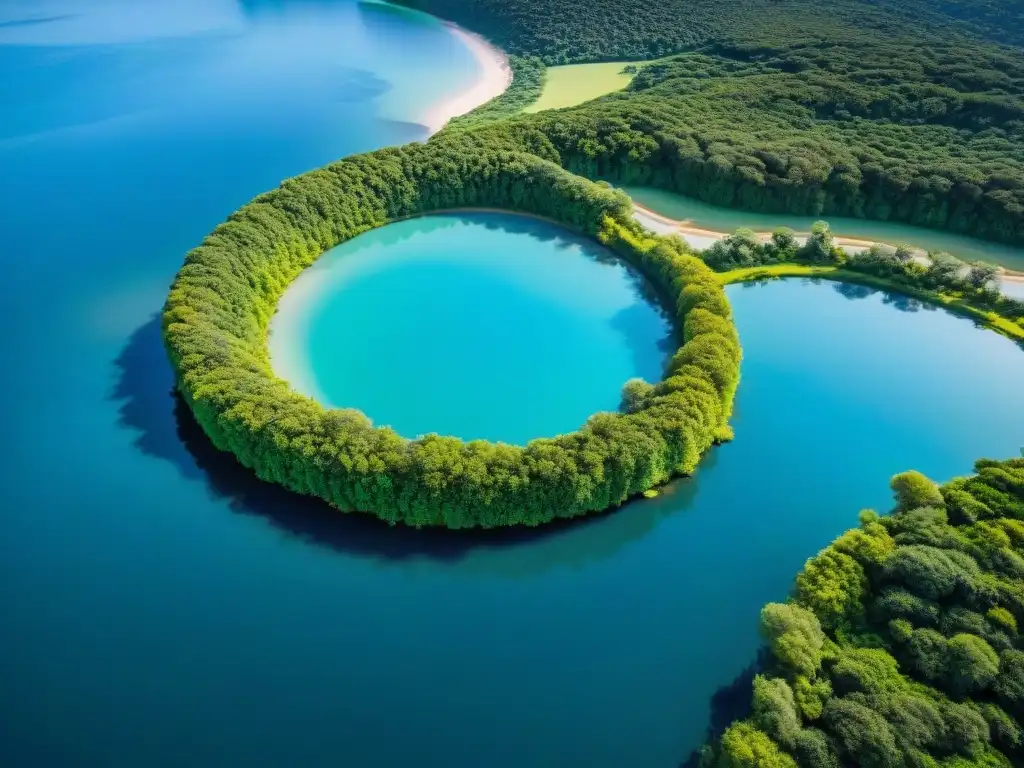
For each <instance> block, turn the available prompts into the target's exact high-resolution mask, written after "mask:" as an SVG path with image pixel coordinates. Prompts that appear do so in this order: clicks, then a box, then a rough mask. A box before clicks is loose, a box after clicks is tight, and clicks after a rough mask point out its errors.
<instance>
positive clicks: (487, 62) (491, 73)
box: [420, 21, 512, 134]
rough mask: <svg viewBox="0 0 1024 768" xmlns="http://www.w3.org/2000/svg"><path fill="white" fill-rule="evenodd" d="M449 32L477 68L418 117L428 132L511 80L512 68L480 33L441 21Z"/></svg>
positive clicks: (494, 94)
mask: <svg viewBox="0 0 1024 768" xmlns="http://www.w3.org/2000/svg"><path fill="white" fill-rule="evenodd" d="M444 25H445V26H446V27H448V29H449V30H450V31H451V33H452V35H454V36H455V37H456V38H458V39H459V40H460V41H462V43H463V44H464V45H465V46H466V48H468V49H469V51H470V53H472V54H473V57H474V58H475V59H476V62H477V66H478V68H479V71H478V72H477V76H476V79H475V81H474V82H473V85H472V86H470V88H468V89H467V90H465V91H463V92H462V93H459V94H456V95H455V96H452V97H451V98H449V99H445V100H444V101H442V102H439V103H437V104H434V105H433V106H432V107H430V109H428V110H427V111H426V113H425V114H424V115H423V116H422V118H420V122H421V123H423V125H425V126H427V129H428V130H429V131H430V133H431V134H434V133H437V132H438V131H440V130H441V129H442V128H444V127H445V125H447V124H448V122H449V121H450V120H452V119H454V118H456V117H459V116H461V115H464V114H466V113H467V112H472V111H473V110H474V109H476V108H477V107H479V106H480V105H481V104H486V103H487V102H488V101H490V100H491V99H494V98H497V97H498V96H500V95H501V94H502V93H504V92H505V91H506V90H507V89H508V87H509V85H511V84H512V68H511V67H510V66H509V61H508V56H507V55H506V54H505V52H504V51H501V50H500V49H498V48H495V47H494V46H493V45H491V44H490V43H489V42H487V40H486V39H484V38H483V37H482V36H480V35H478V34H476V33H475V32H469V31H467V30H465V29H463V28H462V27H460V26H459V25H458V24H454V23H452V22H450V21H446V22H444Z"/></svg>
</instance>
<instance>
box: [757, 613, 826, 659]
mask: <svg viewBox="0 0 1024 768" xmlns="http://www.w3.org/2000/svg"><path fill="white" fill-rule="evenodd" d="M761 634H762V635H763V636H764V638H765V639H766V640H767V641H768V644H769V646H770V647H771V649H772V653H773V654H774V655H775V658H777V659H778V660H779V663H780V664H781V665H782V666H783V667H784V668H785V669H787V670H788V671H789V672H790V673H792V674H793V675H802V676H804V677H813V676H814V673H815V672H816V671H817V669H818V667H819V666H820V664H821V650H822V646H823V645H824V643H825V633H824V632H822V631H821V624H820V623H819V622H818V619H817V617H816V616H815V615H814V614H813V613H812V612H811V611H808V610H806V609H804V608H801V607H800V606H798V605H793V604H787V603H769V604H768V605H766V606H765V607H764V609H763V610H762V611H761Z"/></svg>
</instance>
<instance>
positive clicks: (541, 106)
mask: <svg viewBox="0 0 1024 768" xmlns="http://www.w3.org/2000/svg"><path fill="white" fill-rule="evenodd" d="M637 71H638V70H637V65H636V64H635V63H634V64H623V63H622V62H611V63H604V64H567V65H565V66H561V67H551V68H550V69H549V70H548V74H547V81H546V82H545V83H544V91H543V92H542V93H541V96H540V98H539V99H538V100H537V101H536V102H534V103H533V104H532V105H530V106H529V107H527V108H526V110H525V111H526V112H542V111H544V110H545V109H562V108H564V107H575V106H576V105H577V104H583V103H584V102H587V101H592V100H594V99H597V98H600V97H601V96H605V95H606V94H609V93H613V92H615V91H621V90H622V89H623V88H625V87H626V86H627V85H629V83H630V81H631V80H632V79H633V76H634V75H635V74H636V72H637Z"/></svg>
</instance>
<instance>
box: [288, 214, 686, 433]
mask: <svg viewBox="0 0 1024 768" xmlns="http://www.w3.org/2000/svg"><path fill="white" fill-rule="evenodd" d="M650 296H651V289H650V287H649V286H647V285H645V283H644V282H643V281H642V280H641V279H640V277H639V275H638V274H637V273H635V272H634V271H632V270H627V269H626V267H625V266H624V265H623V264H622V263H621V262H619V261H617V260H616V259H615V257H614V255H613V254H612V253H611V252H610V251H607V250H605V249H604V248H602V247H601V246H599V245H598V244H597V243H595V242H593V241H591V240H587V239H584V238H581V237H577V236H574V235H572V234H571V233H570V232H568V231H566V230H564V229H561V228H560V227H557V226H555V225H553V224H549V223H548V222H545V221H541V220H538V219H532V218H527V217H525V216H512V215H508V214H496V213H463V214H443V215H435V216H428V217H424V218H419V219H410V220H407V221H402V222H398V223H396V224H392V225H390V226H387V227H382V228H380V229H376V230H373V231H371V232H368V233H366V234H363V235H360V236H359V237H357V238H354V239H353V240H350V241H348V242H347V243H344V244H343V245H341V246H339V247H337V248H335V249H333V250H332V251H331V252H329V253H328V254H326V255H325V256H324V257H323V258H322V259H320V261H318V262H317V263H316V264H315V265H314V266H313V267H312V268H311V269H309V270H307V271H306V272H305V273H304V274H303V275H301V276H300V278H299V279H298V280H297V281H296V282H295V283H294V284H293V285H292V286H290V287H289V289H288V291H287V292H286V293H285V295H284V297H283V299H282V301H281V304H280V306H279V308H278V314H277V316H276V317H275V319H274V322H273V325H272V331H271V336H270V339H271V342H270V350H271V358H272V360H273V363H274V366H275V370H276V372H277V373H278V375H279V376H281V377H282V378H285V379H287V380H289V381H290V382H292V384H293V386H295V387H296V388H297V389H299V391H301V392H303V393H304V394H307V395H309V396H311V397H314V398H316V399H318V400H320V401H321V402H322V403H324V404H325V405H328V406H333V407H336V408H359V409H360V410H361V411H363V412H364V413H366V414H368V415H369V416H370V417H371V418H372V419H373V420H374V422H375V423H376V424H379V425H382V426H383V425H387V426H391V427H392V428H394V429H395V430H397V431H398V432H399V433H400V434H403V435H406V436H408V437H418V436H420V435H423V434H426V433H429V432H438V433H440V434H450V435H457V436H459V437H462V438H463V439H467V440H469V439H486V440H501V441H503V442H507V443H515V444H525V443H526V442H527V441H529V440H530V439H532V438H535V437H551V436H554V435H557V434H562V433H564V432H571V431H573V430H575V429H578V428H579V427H580V426H581V425H582V424H583V423H584V422H585V421H586V420H587V418H588V417H589V416H590V414H592V413H595V412H596V411H614V410H617V409H618V406H619V398H620V390H621V388H622V385H623V384H624V383H625V382H626V381H627V380H628V379H630V378H633V377H637V376H639V377H641V378H645V379H647V380H648V381H652V382H653V381H657V380H658V379H659V378H661V372H662V367H663V365H664V362H665V360H666V356H667V354H668V353H669V352H671V351H673V350H674V348H675V347H676V346H677V344H676V343H675V342H674V334H673V333H672V329H671V326H670V324H669V322H668V320H667V318H666V317H663V314H662V313H661V312H660V311H658V310H657V309H656V308H655V306H654V305H652V303H651V302H650V300H649V298H650ZM467 350H472V354H467V353H466V351H467Z"/></svg>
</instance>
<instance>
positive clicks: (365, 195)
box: [163, 132, 740, 528]
mask: <svg viewBox="0 0 1024 768" xmlns="http://www.w3.org/2000/svg"><path fill="white" fill-rule="evenodd" d="M465 206H479V207H502V208H507V209H511V210H517V211H523V212H527V213H532V214H538V215H543V216H546V217H548V218H551V219H554V220H556V221H558V222H561V223H562V224H564V225H566V226H569V227H572V228H574V229H576V230H579V231H582V232H585V233H588V234H590V235H592V236H595V237H597V238H599V239H600V240H601V242H603V243H605V244H606V245H607V246H608V247H609V248H611V249H613V250H614V251H615V252H617V253H618V254H620V255H622V256H623V257H624V258H626V259H627V260H628V261H630V262H631V263H632V264H633V265H635V266H636V267H637V268H638V269H639V270H640V271H641V272H642V273H643V274H644V275H645V276H646V278H647V279H648V280H649V281H650V282H651V283H652V284H653V285H654V287H655V288H656V289H657V291H658V292H659V294H660V296H661V297H662V300H663V301H664V303H665V306H666V307H667V308H669V309H670V310H671V312H672V314H673V317H674V319H675V320H676V323H677V327H678V329H679V332H680V334H681V337H682V341H683V344H682V346H681V347H680V349H679V351H678V352H677V353H676V354H675V355H674V356H673V357H672V359H671V361H670V362H669V364H668V366H667V369H666V372H665V378H664V380H663V381H661V382H659V383H658V384H655V385H648V386H637V384H636V383H631V384H630V385H629V387H627V392H626V393H624V394H625V396H624V399H625V400H627V401H628V409H627V412H624V413H619V414H612V413H603V414H596V415H594V416H593V417H591V419H590V420H589V421H588V422H587V424H585V425H584V426H583V427H582V428H581V429H580V430H579V431H577V432H575V433H573V434H569V435H564V436H561V437H558V438H554V439H544V440H535V441H532V442H531V443H529V444H528V445H527V446H526V447H525V448H520V447H515V446H509V445H503V444H491V443H487V442H483V441H474V442H469V443H464V442H462V441H460V440H458V439H455V438H451V437H440V436H438V435H429V436H426V437H424V438H422V439H419V440H414V441H409V440H405V439H403V438H401V437H400V436H398V435H397V434H396V433H395V432H393V431H392V430H390V429H378V428H374V427H373V426H372V425H371V424H370V422H369V420H368V419H367V418H366V417H365V416H364V415H363V414H361V413H359V412H358V411H353V410H326V409H324V408H323V407H321V406H320V405H319V404H318V403H316V402H314V401H312V400H310V399H308V398H305V397H303V396H300V395H298V394H297V393H295V392H294V391H292V390H291V389H290V387H289V386H288V385H287V384H286V383H285V382H283V381H281V380H279V379H277V378H275V377H274V375H273V373H272V371H271V368H270V363H269V358H268V352H267V349H266V344H265V341H266V333H267V326H268V323H269V321H270V318H271V316H272V315H273V313H274V308H275V305H276V303H277V300H278V299H279V297H280V296H281V294H282V292H283V291H284V289H285V288H286V287H287V285H288V284H289V283H290V282H291V281H292V280H293V279H295V277H296V276H297V275H298V274H299V272H300V271H301V270H302V269H304V268H305V267H307V266H309V265H310V264H311V263H312V262H313V261H314V260H315V259H316V258H317V257H319V256H320V254H321V253H323V252H324V251H325V250H326V249H328V248H330V247H332V246H334V245H336V244H338V243H340V242H342V241H344V240H346V239H348V238H350V237H353V236H355V235H357V234H359V233H360V232H363V231H366V230H367V229H369V228H372V227H376V226H381V225H383V224H385V223H386V222H388V221H390V220H393V219H396V218H401V217H405V216H412V215H417V214H420V213H425V212H429V211H432V210H438V209H450V208H459V207H465ZM163 329H164V339H165V344H166V346H167V350H168V353H169V356H170V359H171V363H172V366H173V368H174V371H175V374H176V379H177V385H178V388H179V389H180V391H181V392H182V394H183V396H184V398H185V400H186V402H187V403H188V404H189V406H190V407H191V409H192V411H193V413H194V414H195V416H196V419H197V421H198V423H199V424H200V425H201V426H202V428H203V430H204V431H205V432H206V434H207V435H208V436H209V438H210V439H211V440H212V442H213V443H214V445H216V446H217V447H218V448H219V449H221V450H225V451H230V452H231V453H233V454H234V455H235V456H236V457H237V458H238V460H239V461H240V462H241V463H242V464H243V465H244V466H246V467H249V468H251V469H253V470H254V471H255V472H256V474H257V475H258V476H259V477H260V478H262V479H264V480H268V481H272V482H276V483H279V484H281V485H283V486H285V487H287V488H290V489H291V490H293V491H296V492H298V493H303V494H308V495H313V496H318V497H320V498H322V499H324V500H325V501H327V502H328V503H330V504H332V505H333V506H335V507H337V508H338V509H340V510H343V511H359V512H368V513H371V514H374V515H377V516H378V517H380V518H382V519H384V520H386V521H388V522H390V523H398V522H402V523H406V524H409V525H413V526H428V525H429V526H435V525H436V526H448V527H451V528H468V527H477V526H480V527H495V526H504V525H519V524H525V525H537V524H540V523H543V522H547V521H550V520H553V519H555V518H558V517H574V516H578V515H582V514H586V513H588V512H595V511H600V510H604V509H607V508H609V507H613V506H616V505H618V504H621V503H622V502H623V501H625V500H627V499H629V498H631V497H633V496H636V495H639V494H642V493H643V492H645V491H648V490H650V489H652V488H653V487H655V486H657V485H659V484H662V483H664V482H665V481H666V480H668V479H669V478H670V477H672V476H673V475H677V474H681V473H689V472H692V471H693V469H694V468H695V467H696V465H697V462H698V461H699V459H700V457H701V456H702V455H703V454H704V452H705V451H706V450H707V449H708V448H709V447H710V446H711V445H712V444H713V443H715V442H716V441H720V440H724V439H728V438H729V437H731V432H730V430H729V427H728V419H729V415H730V412H731V409H732V400H733V394H734V392H735V389H736V385H737V382H738V379H739V360H740V348H739V341H738V339H737V336H736V329H735V327H734V325H733V323H732V320H731V310H730V307H729V304H728V302H727V301H726V298H725V295H724V293H723V291H722V287H721V285H720V284H719V283H718V281H717V280H716V279H715V276H714V274H713V273H712V272H711V270H710V269H709V268H708V267H707V266H706V265H705V264H704V263H703V262H702V261H701V260H700V259H698V258H696V257H694V256H692V255H689V254H688V253H687V248H686V246H685V244H684V243H682V241H681V240H678V239H671V238H655V237H652V236H649V233H646V232H645V231H644V230H643V229H642V228H641V227H640V226H639V225H638V224H636V223H635V222H634V221H633V218H632V208H631V205H630V202H629V199H628V198H627V197H626V196H625V195H623V194H622V193H621V192H616V191H613V190H612V189H610V188H609V187H608V186H607V185H601V184H596V183H593V182H589V181H586V180H584V179H581V178H579V177H576V176H573V175H572V174H570V173H568V172H566V171H564V170H563V169H561V168H559V167H558V166H556V165H554V164H552V163H549V162H546V161H544V160H541V159H539V158H537V157H535V156H532V155H526V154H514V153H508V152H501V151H497V150H490V149H486V148H484V147H482V146H481V145H480V144H479V143H477V142H476V140H475V139H474V138H473V135H472V134H471V133H461V132H453V133H451V134H449V138H448V139H445V140H435V141H432V142H430V143H429V144H427V145H422V144H414V145H411V146H409V147H406V148H402V149H384V150H380V151H378V152H374V153H371V154H368V155H362V156H357V157H352V158H349V159H346V160H343V161H341V162H339V163H336V164H333V165H330V166H328V167H326V168H323V169H320V170H317V171H313V172H311V173H307V174H304V175H302V176H299V177H297V178H294V179H290V180H288V181H286V182H284V183H283V184H282V185H281V187H280V188H279V189H277V190H274V191H272V192H268V193H266V194H264V195H261V196H260V197H258V198H256V199H255V200H253V201H252V202H251V203H249V204H248V205H246V206H244V207H243V208H241V209H240V210H238V211H236V212H235V213H234V214H232V216H231V217H230V218H229V220H228V221H227V222H225V223H224V224H222V225H220V226H219V227H218V228H217V229H216V230H214V232H213V233H212V234H211V235H209V237H207V239H206V240H205V242H204V243H203V244H202V245H201V246H200V247H199V248H197V249H195V250H194V251H192V252H191V253H190V254H189V255H188V257H187V259H186V262H185V265H184V267H182V269H181V271H180V272H179V273H178V276H177V278H176V279H175V281H174V285H173V286H172V288H171V292H170V295H169V296H168V299H167V303H166V306H165V309H164V314H163ZM411 385H413V386H414V381H411Z"/></svg>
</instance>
